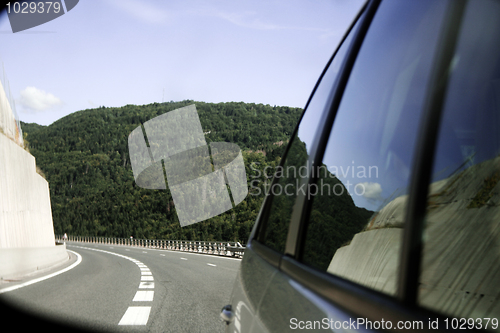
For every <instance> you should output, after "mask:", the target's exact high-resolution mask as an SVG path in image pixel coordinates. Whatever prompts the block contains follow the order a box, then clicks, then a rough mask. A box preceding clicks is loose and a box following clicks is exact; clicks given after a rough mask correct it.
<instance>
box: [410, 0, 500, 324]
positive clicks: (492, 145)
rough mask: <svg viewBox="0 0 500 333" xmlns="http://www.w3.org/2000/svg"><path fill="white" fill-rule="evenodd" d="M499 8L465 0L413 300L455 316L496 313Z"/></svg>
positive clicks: (499, 288) (499, 290)
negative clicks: (415, 293) (420, 266)
mask: <svg viewBox="0 0 500 333" xmlns="http://www.w3.org/2000/svg"><path fill="white" fill-rule="evenodd" d="M499 15H500V3H499V2H494V1H480V2H478V1H472V2H469V3H468V7H467V8H466V12H465V15H464V18H463V22H462V28H461V32H460V35H459V39H458V43H457V48H456V51H455V55H454V58H453V62H452V74H451V76H450V80H449V84H448V91H447V95H446V99H445V104H444V109H443V116H442V120H441V124H440V130H439V135H438V142H437V148H436V154H435V163H434V167H433V179H432V183H431V184H430V186H429V196H428V206H427V217H426V225H425V229H424V235H423V237H424V238H423V240H424V243H423V244H424V248H423V259H422V272H421V276H420V281H419V282H420V283H419V288H420V289H419V303H420V304H421V305H423V306H425V307H428V308H431V309H433V310H436V311H439V312H442V313H444V314H447V315H450V316H454V317H460V318H466V317H470V318H485V317H490V318H497V320H498V318H499V317H500V302H499V295H500V284H499V282H500V209H499V205H500V183H499V181H500V157H499V154H500V133H499V132H498V128H499V127H500V44H499V43H498V40H500V21H498V17H499ZM483 324H484V323H483ZM473 327H476V328H477V327H479V326H477V325H476V324H475V326H473ZM483 328H485V327H484V325H483ZM488 328H489V329H491V328H493V329H495V327H493V326H491V323H490V327H488ZM496 328H497V329H498V321H497V327H496Z"/></svg>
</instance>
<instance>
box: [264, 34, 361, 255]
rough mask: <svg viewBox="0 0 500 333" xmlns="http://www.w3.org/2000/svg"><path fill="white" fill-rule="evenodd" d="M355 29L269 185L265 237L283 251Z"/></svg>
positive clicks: (333, 61) (328, 70) (327, 72)
mask: <svg viewBox="0 0 500 333" xmlns="http://www.w3.org/2000/svg"><path fill="white" fill-rule="evenodd" d="M355 30H356V27H355V28H353V29H352V30H351V32H350V33H349V35H348V36H347V38H346V39H345V40H344V42H343V43H342V45H341V46H340V48H339V49H338V51H337V53H336V55H335V56H334V58H333V60H332V62H331V63H330V65H329V66H328V69H327V71H326V72H325V74H324V76H323V77H322V79H321V82H320V83H319V85H318V87H317V89H316V91H315V92H314V96H313V97H312V99H311V101H310V102H309V105H308V106H307V109H306V110H305V113H304V115H303V117H302V120H301V121H300V124H299V127H298V130H297V133H296V134H295V135H294V137H293V138H292V139H291V140H290V147H289V149H288V152H287V155H286V160H285V162H284V163H283V164H282V165H281V166H279V167H278V168H277V170H276V173H275V175H274V176H275V178H278V179H277V180H276V182H275V183H274V184H273V186H272V187H270V188H269V192H268V194H270V195H272V196H273V200H272V206H271V209H270V213H269V218H268V222H267V224H266V227H265V228H266V229H265V232H264V238H263V240H262V239H261V241H262V242H263V243H264V244H266V245H267V246H269V247H270V248H272V249H273V250H276V251H278V252H281V253H283V252H284V250H285V244H286V238H287V234H288V227H289V224H290V217H291V214H292V210H293V205H294V203H295V199H296V197H297V193H298V191H299V190H300V188H301V185H300V183H301V181H302V179H303V178H305V177H307V167H306V163H307V161H308V159H309V155H310V152H311V145H312V143H313V140H314V136H315V135H316V131H317V130H318V126H319V125H320V120H321V115H322V114H323V113H324V111H325V108H326V107H327V106H328V101H329V97H330V93H331V90H332V86H333V84H334V82H335V79H336V78H337V74H338V73H339V70H340V67H341V65H342V62H343V60H344V58H345V55H346V53H347V49H348V47H349V45H350V43H351V40H352V35H353V34H354V31H355Z"/></svg>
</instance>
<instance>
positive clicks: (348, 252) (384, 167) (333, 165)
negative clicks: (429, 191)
mask: <svg viewBox="0 0 500 333" xmlns="http://www.w3.org/2000/svg"><path fill="white" fill-rule="evenodd" d="M443 12H444V7H443V3H442V2H435V1H418V2H399V1H389V2H386V1H384V2H383V3H382V4H381V5H380V7H379V9H378V11H377V13H376V15H375V17H374V21H373V23H372V25H371V26H370V29H369V30H368V33H367V35H366V37H365V41H364V42H363V45H362V47H361V49H360V52H359V54H358V57H357V59H356V62H355V64H354V67H353V70H352V73H351V76H350V78H349V81H348V83H347V86H346V89H345V92H344V95H343V97H342V101H341V104H340V106H339V110H338V113H337V116H336V119H335V122H334V126H333V129H332V132H331V134H330V137H329V140H328V143H327V147H326V151H325V155H324V157H323V161H322V162H323V164H322V165H321V166H318V167H317V168H315V169H314V170H315V171H316V172H317V174H316V176H317V177H318V179H317V182H316V185H317V188H316V189H314V188H311V194H316V195H315V197H314V201H313V204H312V207H311V212H310V216H309V221H308V227H307V234H306V239H305V242H304V250H303V254H302V261H303V262H305V263H306V264H308V265H311V266H313V267H315V268H317V269H320V270H322V271H326V272H328V273H331V274H335V275H339V276H341V277H344V278H346V279H349V280H352V281H354V282H357V283H360V284H362V285H365V286H368V287H371V288H374V289H376V290H377V291H381V292H384V293H388V294H395V292H396V288H397V286H396V283H397V281H396V271H397V268H398V258H399V251H400V243H401V236H402V227H403V225H404V220H403V218H404V213H405V207H406V193H407V187H408V184H409V174H410V167H411V165H412V157H413V151H414V148H415V142H416V134H417V127H418V123H419V118H420V114H421V110H422V108H423V102H424V96H425V92H426V89H425V83H426V82H427V80H428V78H429V74H430V67H431V64H432V59H433V55H434V53H435V49H436V45H437V41H438V40H437V35H438V33H437V32H438V31H439V29H440V26H441V23H440V21H441V17H442V15H443ZM313 190H314V191H316V193H313Z"/></svg>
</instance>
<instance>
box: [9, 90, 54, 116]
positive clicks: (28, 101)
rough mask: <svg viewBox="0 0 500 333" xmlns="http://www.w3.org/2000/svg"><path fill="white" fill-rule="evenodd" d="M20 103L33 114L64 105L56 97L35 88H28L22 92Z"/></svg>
mask: <svg viewBox="0 0 500 333" xmlns="http://www.w3.org/2000/svg"><path fill="white" fill-rule="evenodd" d="M19 103H20V104H21V105H22V106H23V107H24V108H25V109H26V110H30V111H33V112H38V111H45V110H48V109H50V108H53V107H54V106H59V105H62V104H63V102H62V101H61V100H60V99H59V98H57V97H56V96H54V95H52V94H51V93H47V92H45V91H43V90H41V89H38V88H35V87H26V89H24V90H22V91H21V97H20V99H19Z"/></svg>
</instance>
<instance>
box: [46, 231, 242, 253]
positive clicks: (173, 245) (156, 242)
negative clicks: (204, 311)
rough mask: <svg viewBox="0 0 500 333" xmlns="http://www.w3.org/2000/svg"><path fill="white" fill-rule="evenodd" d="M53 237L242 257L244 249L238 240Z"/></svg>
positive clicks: (61, 239)
mask: <svg viewBox="0 0 500 333" xmlns="http://www.w3.org/2000/svg"><path fill="white" fill-rule="evenodd" d="M55 238H56V241H58V242H64V241H68V242H82V243H93V244H107V245H124V246H132V247H142V248H149V249H163V250H171V251H181V252H192V253H201V254H208V255H218V256H226V257H236V258H243V252H244V251H245V247H244V246H243V245H241V244H240V243H239V242H205V241H197V242H196V241H180V240H164V239H137V238H114V237H93V236H74V235H68V237H67V239H66V240H65V239H64V237H63V235H55Z"/></svg>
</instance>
